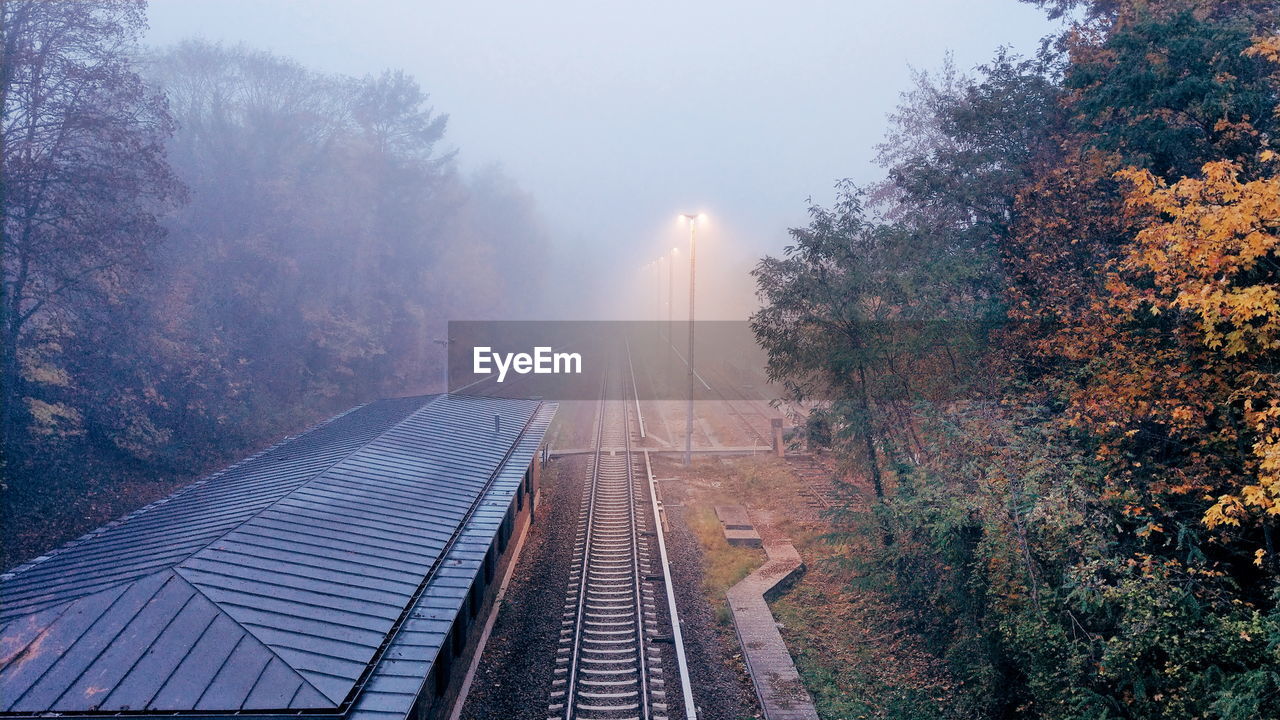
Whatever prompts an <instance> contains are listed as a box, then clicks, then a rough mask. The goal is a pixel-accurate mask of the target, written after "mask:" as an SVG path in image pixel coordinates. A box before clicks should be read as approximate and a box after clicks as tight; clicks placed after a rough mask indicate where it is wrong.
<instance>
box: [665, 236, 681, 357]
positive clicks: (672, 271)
mask: <svg viewBox="0 0 1280 720" xmlns="http://www.w3.org/2000/svg"><path fill="white" fill-rule="evenodd" d="M679 254H680V248H671V260H670V261H669V262H668V263H667V344H668V345H670V344H672V343H673V342H674V340H672V338H671V315H672V313H674V312H675V307H676V301H675V292H676V255H679Z"/></svg>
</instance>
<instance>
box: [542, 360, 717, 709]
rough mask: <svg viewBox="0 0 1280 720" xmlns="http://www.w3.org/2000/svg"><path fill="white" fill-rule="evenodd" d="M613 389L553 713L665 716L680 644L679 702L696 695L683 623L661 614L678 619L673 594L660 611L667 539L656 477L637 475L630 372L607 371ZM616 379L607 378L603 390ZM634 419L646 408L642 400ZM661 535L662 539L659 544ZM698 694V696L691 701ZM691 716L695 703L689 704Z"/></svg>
mask: <svg viewBox="0 0 1280 720" xmlns="http://www.w3.org/2000/svg"><path fill="white" fill-rule="evenodd" d="M605 382H606V383H610V382H612V383H614V387H613V388H612V389H613V390H614V391H615V392H605V393H603V395H602V399H601V401H600V406H599V409H598V411H597V418H596V429H595V443H594V449H593V452H592V456H591V458H590V461H589V471H588V472H589V477H588V481H587V483H586V484H585V487H584V490H583V497H582V509H581V511H580V513H579V516H578V531H577V535H576V537H575V540H574V551H573V552H574V556H573V557H574V559H573V566H572V569H571V570H570V575H569V585H568V589H567V591H566V593H565V605H564V615H563V618H562V623H561V630H560V645H559V647H558V649H557V652H556V660H555V671H554V679H553V681H552V682H553V685H552V690H551V698H550V703H549V708H548V713H547V715H548V720H560V719H563V720H574V719H575V718H576V719H578V720H624V719H634V720H667V718H668V717H669V714H670V713H669V709H668V702H667V693H666V677H665V676H666V673H665V669H666V668H664V667H663V652H662V651H661V649H660V648H659V647H658V646H657V645H656V644H655V643H657V642H665V643H672V644H673V645H674V646H675V648H676V650H677V652H678V659H679V662H678V663H677V665H678V669H677V672H678V674H679V681H680V684H681V687H682V689H683V690H684V695H683V698H682V699H681V700H680V701H679V704H680V706H683V705H685V704H686V701H685V699H688V700H691V695H690V694H689V689H688V688H689V684H688V675H687V668H686V667H685V662H684V657H683V648H681V647H680V639H679V638H680V635H679V632H678V631H675V632H672V633H670V634H664V633H663V632H662V631H661V630H660V628H661V627H662V626H661V625H660V622H662V623H672V624H678V622H679V621H678V619H672V618H673V617H674V615H675V606H674V603H671V602H670V600H669V598H667V603H666V604H664V605H663V607H666V608H669V609H668V611H667V615H666V617H663V616H662V615H660V612H659V603H658V602H657V600H656V597H657V596H659V595H662V594H664V593H666V592H668V589H669V588H670V580H669V575H668V574H667V570H666V567H665V548H661V547H660V552H659V553H658V557H656V558H655V557H654V554H653V553H652V552H651V547H650V545H651V543H650V540H651V539H653V538H655V537H657V536H656V535H655V531H654V528H655V525H656V520H657V518H655V517H653V516H654V514H655V513H656V512H657V503H656V502H653V500H652V498H651V496H650V487H649V482H646V481H645V480H642V479H641V478H639V477H638V474H639V473H638V472H637V469H636V467H635V462H634V460H635V456H634V455H633V453H632V448H631V442H632V439H631V432H632V427H633V423H632V419H631V412H632V407H631V404H630V403H628V402H626V401H623V400H609V399H607V398H610V397H613V398H620V397H623V393H621V392H617V391H618V390H619V389H620V388H623V387H625V383H626V382H627V381H626V379H625V375H624V373H621V372H611V373H607V377H606V379H605ZM608 389H609V388H608V387H606V390H608ZM636 413H637V418H636V426H637V427H638V425H639V422H640V418H639V417H638V414H639V409H638V406H637V407H636ZM660 544H661V543H660V542H659V545H660ZM688 704H691V703H688ZM684 713H685V716H686V717H688V718H693V717H694V715H693V711H692V708H684Z"/></svg>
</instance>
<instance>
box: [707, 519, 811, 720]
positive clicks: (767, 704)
mask: <svg viewBox="0 0 1280 720" xmlns="http://www.w3.org/2000/svg"><path fill="white" fill-rule="evenodd" d="M766 525H767V523H766ZM766 536H767V537H768V538H769V539H767V540H765V542H764V550H765V554H767V555H768V556H769V561H768V562H766V563H765V564H764V565H762V566H761V567H759V568H758V569H757V570H756V571H755V572H753V573H751V574H750V575H748V576H747V577H746V578H744V579H743V580H742V582H739V583H738V584H737V585H734V586H733V587H731V588H729V592H728V594H727V596H728V600H729V609H730V610H731V611H732V612H733V627H734V630H735V631H736V632H737V634H738V641H739V642H740V643H741V644H742V658H743V660H745V661H746V664H747V670H748V672H750V673H751V682H752V684H753V685H755V689H756V696H757V697H759V698H760V707H761V708H763V709H764V715H765V718H767V720H818V711H817V709H815V708H814V706H813V699H812V698H811V697H810V696H809V692H808V691H807V690H806V689H805V687H804V683H803V682H802V681H801V679H800V673H799V672H798V671H797V670H796V666H795V663H794V662H793V661H792V659H791V653H790V652H789V651H788V650H787V645H786V643H785V642H783V640H782V634H781V633H780V632H778V623H777V621H775V620H774V618H773V613H772V612H771V611H770V610H769V604H768V602H767V601H766V600H765V597H766V595H768V594H769V593H771V592H773V591H774V590H775V589H776V588H778V586H779V585H782V584H783V583H785V582H788V581H790V580H791V579H792V578H794V577H796V576H797V575H799V574H800V573H802V572H803V571H804V562H803V561H801V559H800V553H799V552H797V551H796V549H795V547H794V546H792V544H791V541H790V540H788V539H787V538H781V537H774V534H773V533H772V532H769V533H766Z"/></svg>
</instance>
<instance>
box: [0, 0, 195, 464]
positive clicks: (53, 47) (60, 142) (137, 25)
mask: <svg viewBox="0 0 1280 720" xmlns="http://www.w3.org/2000/svg"><path fill="white" fill-rule="evenodd" d="M145 9H146V5H145V3H144V2H142V1H141V0H108V1H105V2H94V3H86V2H74V1H56V0H55V1H48V0H0V21H2V25H3V30H2V33H3V36H2V41H0V48H2V49H0V52H3V57H0V68H2V69H0V109H2V111H3V123H2V124H0V151H2V156H3V172H2V173H0V205H2V206H3V223H2V226H3V231H2V232H3V235H2V236H0V249H2V252H3V301H2V313H0V314H2V316H3V318H2V322H0V359H2V361H3V373H4V396H3V401H4V408H3V414H4V419H3V430H4V439H5V441H6V443H7V441H9V440H10V439H12V431H13V429H14V427H15V422H16V419H17V417H18V413H22V412H24V406H25V405H26V404H27V403H26V402H25V398H26V392H27V390H29V389H30V386H31V383H32V381H33V379H34V378H36V377H40V376H42V375H43V376H45V377H47V376H48V371H45V372H43V373H42V372H36V371H33V370H32V366H38V365H40V364H41V363H42V362H43V361H42V359H41V357H40V349H41V348H42V347H43V346H45V345H52V344H56V342H57V339H58V338H59V337H60V336H61V335H62V334H64V333H66V332H68V328H69V323H71V322H73V321H75V320H83V319H85V317H86V316H88V315H91V314H92V313H93V312H94V311H95V310H97V309H101V308H103V307H105V306H107V305H109V304H110V303H112V302H113V301H114V299H116V298H117V297H118V296H119V294H120V293H121V292H122V291H123V289H124V288H125V287H127V282H128V280H129V278H130V276H131V274H132V272H133V271H134V270H135V269H136V268H137V267H138V266H139V265H140V264H141V263H142V262H143V261H144V258H145V253H146V251H147V250H148V249H149V248H150V247H152V246H153V245H154V244H155V243H156V242H158V241H159V240H160V239H161V238H162V237H163V234H164V233H163V230H162V228H161V225H160V224H159V222H158V219H157V217H156V214H157V212H158V211H159V209H161V208H163V207H164V205H165V204H166V203H167V202H169V201H171V200H173V199H174V198H175V197H176V196H177V195H178V194H179V193H180V185H179V184H178V183H177V182H176V181H175V179H174V177H173V175H172V174H171V173H170V170H169V167H168V165H167V163H166V161H165V154H164V141H165V138H167V137H168V136H169V134H170V133H171V131H172V123H171V121H170V119H169V114H168V111H167V108H166V103H165V101H164V98H163V97H162V96H161V95H159V94H157V93H154V92H152V91H150V90H149V89H148V88H147V87H146V85H145V84H144V83H143V81H142V79H141V78H140V77H139V75H138V74H137V72H135V67H134V64H133V55H134V51H135V50H136V46H137V41H138V39H139V36H140V34H141V33H142V31H143V29H144V28H145V23H146V19H145ZM55 374H56V373H55Z"/></svg>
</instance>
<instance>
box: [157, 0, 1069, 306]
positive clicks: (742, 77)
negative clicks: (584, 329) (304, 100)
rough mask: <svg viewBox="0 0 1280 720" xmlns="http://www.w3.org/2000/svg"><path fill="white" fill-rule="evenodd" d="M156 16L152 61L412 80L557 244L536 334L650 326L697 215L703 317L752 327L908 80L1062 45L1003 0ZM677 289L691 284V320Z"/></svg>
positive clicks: (471, 168)
mask: <svg viewBox="0 0 1280 720" xmlns="http://www.w3.org/2000/svg"><path fill="white" fill-rule="evenodd" d="M148 17H149V21H150V30H149V32H148V34H147V36H146V41H147V42H148V43H149V44H150V45H152V46H168V45H172V44H173V43H176V42H179V41H181V40H184V39H187V38H191V37H199V38H203V39H205V40H208V41H211V42H215V43H226V44H237V43H244V44H245V45H247V46H248V47H250V48H254V49H261V50H267V51H270V52H271V53H274V54H277V55H281V56H285V57H288V58H292V59H294V60H296V61H298V62H299V63H301V64H302V65H304V66H306V67H308V68H311V69H315V70H318V71H322V72H327V73H338V74H343V75H351V76H364V75H370V74H377V73H380V72H382V71H383V70H385V69H389V68H390V69H403V70H404V71H406V72H407V73H409V74H410V75H412V76H413V77H414V78H415V79H416V80H417V81H418V83H419V84H420V85H421V87H422V89H423V90H424V91H425V92H427V93H429V94H430V104H431V105H432V106H433V107H434V109H435V110H436V112H438V113H442V114H445V115H448V117H449V120H448V127H447V131H446V133H445V137H444V139H443V145H445V146H447V147H450V148H454V149H457V150H458V156H457V161H458V164H459V167H460V168H461V169H462V170H463V171H464V172H476V171H480V170H482V169H484V168H487V167H489V166H493V165H497V166H500V167H501V168H502V170H503V171H504V172H505V174H506V175H508V176H509V177H510V178H512V179H513V180H514V181H515V183H517V184H518V185H519V186H520V187H521V188H522V189H523V190H524V191H525V192H526V193H528V194H529V196H530V197H531V198H532V201H533V202H534V203H535V205H536V208H537V210H538V212H539V214H540V215H541V217H542V218H543V220H544V221H545V223H546V225H547V229H548V231H549V235H550V237H551V242H552V249H551V251H550V252H551V256H552V257H551V258H550V259H551V261H552V262H551V263H550V264H549V267H550V268H551V270H550V271H549V274H550V276H549V278H548V279H549V281H550V282H549V283H548V288H549V293H550V300H551V302H550V303H549V304H548V305H542V304H539V307H540V310H541V314H548V313H550V314H553V315H556V316H560V317H625V318H630V317H636V316H637V313H640V314H643V313H645V312H656V311H654V310H652V309H651V308H652V304H653V302H654V301H653V297H654V294H655V292H656V293H661V292H665V288H660V289H659V288H654V287H653V285H652V284H651V283H652V281H653V279H654V278H656V277H658V275H656V274H653V273H652V271H649V272H650V274H648V275H646V274H645V271H642V270H641V268H642V267H643V266H644V265H646V264H647V263H649V262H652V261H654V260H655V259H656V258H657V257H658V256H659V255H660V254H662V253H664V252H667V251H669V250H670V248H671V247H672V246H679V247H681V249H682V250H684V249H685V248H686V247H687V243H688V238H687V230H686V229H685V228H684V227H681V226H679V225H677V223H676V216H677V213H680V212H685V211H699V212H705V213H707V216H708V218H707V219H708V222H707V224H706V226H705V228H703V229H701V230H700V234H699V247H698V259H699V263H698V265H699V267H698V284H699V291H698V309H699V313H698V315H699V317H705V318H726V319H728V318H741V317H743V316H744V315H745V313H746V312H748V311H749V310H750V309H751V308H752V307H754V302H755V301H754V294H753V288H752V286H751V283H750V279H749V277H747V274H746V273H747V271H748V270H749V269H750V267H751V266H752V265H753V264H754V263H755V261H756V260H757V259H758V258H759V256H761V255H762V254H766V253H776V252H778V251H779V250H780V249H781V248H782V247H783V246H784V245H785V244H786V242H787V233H786V229H787V228H788V227H793V226H797V225H802V224H804V222H805V209H806V200H807V199H808V198H812V199H813V200H815V201H817V202H828V201H830V199H831V197H832V194H833V191H832V185H833V183H834V182H835V181H836V180H837V179H840V178H852V179H854V180H855V181H858V182H870V181H872V180H874V179H876V178H877V177H879V175H880V174H881V171H880V170H879V169H878V168H877V167H876V166H875V164H874V162H873V160H874V156H875V151H874V145H875V144H876V143H877V142H878V141H879V140H880V139H881V135H882V133H883V128H884V126H885V116H886V114H887V113H889V112H890V111H891V110H892V109H893V108H894V106H895V104H896V103H897V101H898V95H899V93H900V92H902V91H904V90H905V89H907V88H908V87H909V85H910V82H911V71H912V68H913V67H914V68H916V69H929V68H935V67H937V66H938V65H940V64H941V62H942V61H943V59H944V57H945V54H946V53H948V52H950V53H952V54H953V56H954V60H955V64H956V66H957V67H958V68H960V69H962V70H967V69H970V68H972V67H974V66H976V65H979V64H981V63H983V62H984V61H986V60H987V59H989V58H990V57H991V56H992V54H993V53H994V52H995V51H996V49H997V47H998V46H1002V45H1003V46H1006V47H1010V48H1012V49H1013V50H1015V51H1017V52H1022V53H1024V54H1029V53H1033V52H1034V51H1035V50H1036V49H1037V47H1038V45H1039V42H1040V39H1041V38H1042V37H1043V36H1045V35H1046V34H1048V33H1049V32H1050V31H1051V30H1052V29H1053V27H1054V26H1053V24H1052V23H1050V22H1049V21H1047V20H1045V18H1044V15H1043V14H1042V13H1041V12H1040V11H1039V10H1037V9H1036V8H1035V7H1034V6H1031V5H1026V4H1020V3H1015V2H1008V1H1006V0H985V1H982V2H974V3H943V2H929V1H928V0H905V1H903V2H895V3H871V2H856V3H855V2H793V3H776V2H728V1H725V2H700V3H684V2H666V1H659V2H649V3H642V4H641V3H636V4H628V5H623V4H619V3H596V2H564V1H560V0H555V1H552V2H542V3H493V2H473V3H422V2H415V1H413V0H375V1H373V2H352V1H351V0H317V1H307V2H300V1H292V2H290V1H286V0H153V2H152V3H151V5H150V8H149V10H148ZM685 260H686V261H687V256H685ZM646 278H648V279H646ZM684 283H687V267H685V266H683V265H682V266H681V267H680V269H679V272H678V273H677V287H678V288H681V290H680V291H678V292H676V293H675V295H676V298H677V301H676V306H675V307H676V312H677V313H681V314H682V313H684V312H685V309H684V308H685V299H684V298H685V297H687V292H686V290H685V288H687V286H686V285H684ZM649 316H650V317H651V316H652V315H649Z"/></svg>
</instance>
